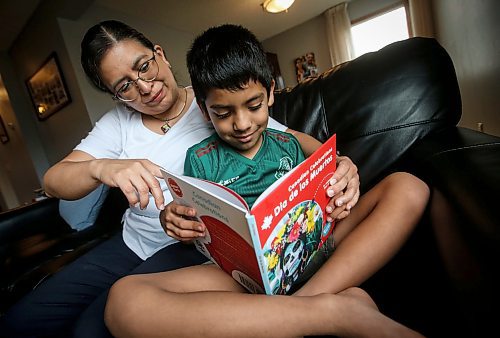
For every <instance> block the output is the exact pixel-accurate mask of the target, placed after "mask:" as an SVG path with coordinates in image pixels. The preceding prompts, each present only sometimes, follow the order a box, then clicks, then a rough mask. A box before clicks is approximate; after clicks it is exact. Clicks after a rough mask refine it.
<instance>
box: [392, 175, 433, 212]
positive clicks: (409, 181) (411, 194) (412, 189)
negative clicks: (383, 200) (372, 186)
mask: <svg viewBox="0 0 500 338" xmlns="http://www.w3.org/2000/svg"><path fill="white" fill-rule="evenodd" d="M387 179H388V181H387V182H386V183H387V185H388V186H389V187H390V188H391V189H394V190H396V191H397V193H398V194H399V197H400V198H404V199H405V200H406V202H407V203H410V204H412V205H414V206H415V207H425V206H426V205H427V202H428V200H429V196H430V190H429V187H428V186H427V184H426V183H425V182H424V181H422V180H421V179H420V178H418V177H416V176H414V175H412V174H409V173H406V172H397V173H393V174H391V175H389V176H388V177H387Z"/></svg>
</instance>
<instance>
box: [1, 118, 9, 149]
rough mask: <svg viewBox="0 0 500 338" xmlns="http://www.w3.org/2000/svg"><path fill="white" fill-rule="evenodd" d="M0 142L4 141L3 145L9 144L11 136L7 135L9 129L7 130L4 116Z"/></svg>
mask: <svg viewBox="0 0 500 338" xmlns="http://www.w3.org/2000/svg"><path fill="white" fill-rule="evenodd" d="M0 141H2V143H7V142H9V134H7V129H5V123H3V118H2V115H0Z"/></svg>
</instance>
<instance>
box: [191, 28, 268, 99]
mask: <svg viewBox="0 0 500 338" xmlns="http://www.w3.org/2000/svg"><path fill="white" fill-rule="evenodd" d="M187 66H188V70H189V75H190V76H191V85H192V86H193V90H194V93H195V95H196V100H197V101H198V103H199V104H200V106H202V107H203V109H205V100H206V98H207V93H208V91H209V90H210V89H213V88H218V89H227V90H239V89H243V86H244V85H246V84H247V83H248V82H250V81H251V80H253V81H256V82H257V81H258V82H260V83H261V84H262V86H264V87H265V88H266V90H267V94H268V95H269V91H270V89H271V83H272V79H273V76H272V73H271V69H270V67H269V64H268V63H267V58H266V53H265V52H264V48H263V47H262V45H261V43H260V42H259V41H258V40H257V38H256V37H255V35H254V34H253V33H252V32H250V31H249V30H248V29H246V28H244V27H242V26H238V25H231V24H224V25H221V26H217V27H212V28H209V29H208V30H206V31H205V32H203V33H202V34H201V35H199V36H198V37H197V38H196V39H195V40H194V42H193V44H192V45H191V49H190V50H189V51H188V53H187Z"/></svg>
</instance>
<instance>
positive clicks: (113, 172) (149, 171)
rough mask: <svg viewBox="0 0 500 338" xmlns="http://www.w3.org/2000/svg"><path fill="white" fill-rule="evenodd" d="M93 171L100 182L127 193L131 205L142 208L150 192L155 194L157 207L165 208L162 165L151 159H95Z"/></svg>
mask: <svg viewBox="0 0 500 338" xmlns="http://www.w3.org/2000/svg"><path fill="white" fill-rule="evenodd" d="M93 162H94V164H93V165H91V167H92V169H91V171H92V172H93V173H94V175H93V176H94V177H95V178H96V179H97V180H99V181H100V182H102V183H104V184H106V185H109V186H111V187H118V188H120V189H121V191H122V192H123V193H124V194H125V197H126V198H127V200H128V202H129V204H130V205H131V206H133V205H137V203H139V205H138V207H140V208H141V209H144V208H146V207H147V205H148V203H149V193H151V195H153V198H154V200H155V204H156V207H157V208H158V209H159V210H163V208H164V203H165V199H164V197H163V191H162V190H161V187H160V183H159V182H158V180H157V179H156V177H159V178H161V177H162V175H161V171H160V167H159V166H158V165H156V164H154V163H153V162H151V161H149V160H111V159H102V160H95V161H93Z"/></svg>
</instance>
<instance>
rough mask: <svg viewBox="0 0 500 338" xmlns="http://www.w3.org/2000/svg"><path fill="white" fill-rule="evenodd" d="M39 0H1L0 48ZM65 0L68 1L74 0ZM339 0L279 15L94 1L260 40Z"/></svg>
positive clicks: (232, 0)
mask: <svg viewBox="0 0 500 338" xmlns="http://www.w3.org/2000/svg"><path fill="white" fill-rule="evenodd" d="M41 1H42V0H16V1H11V0H1V1H0V22H1V23H2V29H1V30H0V51H1V50H7V49H8V48H9V47H10V45H11V44H12V42H13V41H14V40H15V38H16V37H17V35H18V34H19V33H20V32H21V30H22V28H23V27H24V25H25V24H26V22H27V20H28V19H29V18H30V16H31V15H32V14H33V13H34V10H35V9H36V6H37V5H38V4H39V3H40V2H41ZM65 1H68V3H71V2H72V1H74V0H65ZM342 1H343V0H295V2H294V4H293V5H292V7H290V9H289V10H288V12H286V13H285V12H282V13H278V14H269V13H266V12H264V11H263V9H262V7H261V3H262V2H263V0H148V1H138V0H95V1H94V4H96V5H99V6H103V7H108V8H111V9H113V10H116V11H120V12H124V13H126V14H128V15H130V16H134V17H138V18H141V19H144V20H150V21H155V22H157V23H159V24H161V25H164V26H168V27H172V28H175V29H178V30H182V31H187V32H191V33H193V34H198V33H200V32H201V31H203V30H205V29H206V28H208V27H211V26H214V25H218V24H222V23H237V24H241V25H243V26H245V27H247V28H248V29H250V30H251V31H252V32H254V34H255V35H256V36H257V37H258V38H259V39H260V40H265V39H267V38H269V37H271V36H274V35H276V34H279V33H281V32H283V31H285V30H287V29H289V28H291V27H293V26H296V25H298V24H301V23H303V22H305V21H307V20H310V19H311V18H313V17H315V16H318V15H320V14H321V13H323V12H324V11H325V10H327V9H328V8H331V7H333V6H335V5H336V4H338V3H340V2H342ZM56 2H57V1H56ZM59 2H60V1H59ZM88 2H89V3H90V2H91V1H88Z"/></svg>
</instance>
